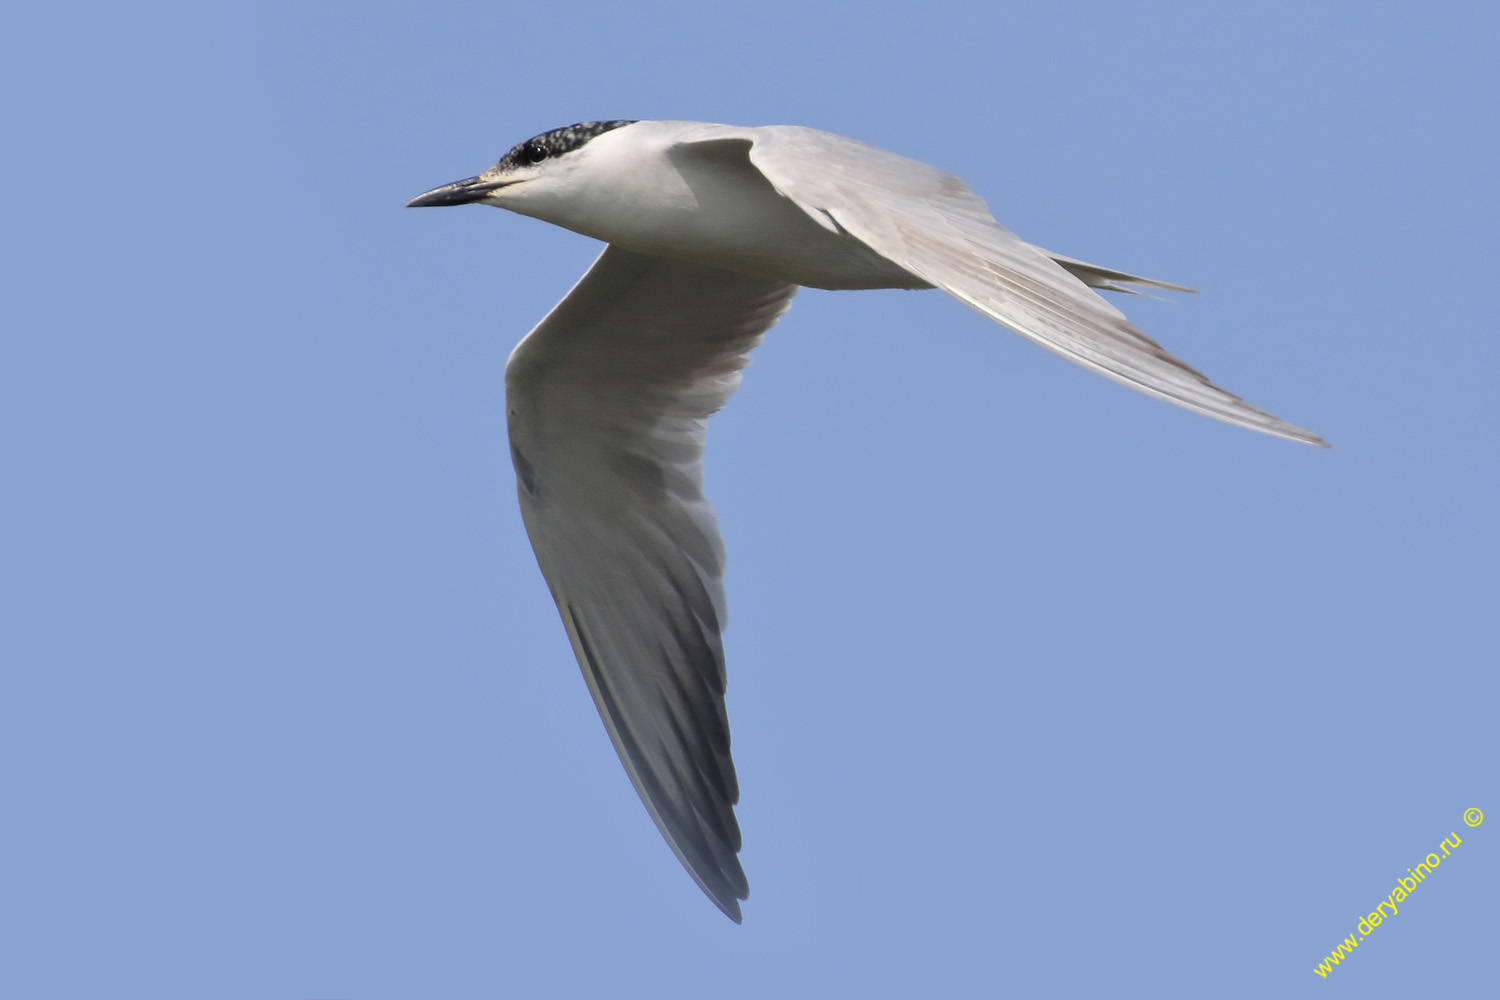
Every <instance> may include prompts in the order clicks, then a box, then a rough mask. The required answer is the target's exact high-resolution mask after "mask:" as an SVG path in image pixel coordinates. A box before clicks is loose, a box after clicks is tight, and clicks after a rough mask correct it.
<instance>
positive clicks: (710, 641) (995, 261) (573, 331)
mask: <svg viewBox="0 0 1500 1000" xmlns="http://www.w3.org/2000/svg"><path fill="white" fill-rule="evenodd" d="M469 202H485V203H487V204H492V205H496V206H498V207H502V208H508V209H510V210H512V211H515V212H519V213H520V214H523V215H530V216H534V217H536V218H539V219H543V220H545V221H547V222H551V223H554V224H556V225H560V226H564V227H566V228H568V229H572V230H574V231H576V232H579V233H582V234H584V235H586V236H592V237H594V238H596V239H600V240H603V241H605V242H606V243H607V244H609V246H608V247H606V249H605V251H604V253H603V254H601V255H600V257H599V259H598V260H597V261H596V262H595V263H594V265H593V266H592V267H591V268H590V269H589V271H588V273H587V274H586V275H585V276H584V277H583V279H582V280H581V281H579V283H578V284H577V285H576V286H575V287H574V288H573V290H572V291H571V292H569V293H568V295H567V297H566V298H564V299H563V301H562V302H560V303H558V305H557V307H556V308H554V309H553V310H552V312H551V313H550V314H549V315H548V316H547V317H546V318H545V319H544V320H543V321H542V322H541V323H540V324H539V325H538V326H537V327H536V329H534V330H532V331H531V333H529V334H528V335H527V336H526V337H525V338H524V339H523V340H522V342H521V343H520V345H519V346H518V347H517V348H516V350H515V352H514V353H513V354H512V356H511V360H510V363H509V364H508V365H507V368H506V394H507V413H508V417H509V431H510V439H511V454H512V458H513V460H514V464H515V467H516V476H517V483H518V493H519V497H520V502H521V510H522V515H523V518H524V520H525V523H526V528H527V532H528V534H529V535H530V536H531V540H532V546H533V548H534V549H535V550H536V554H537V561H538V563H539V564H540V565H541V568H542V572H543V575H544V576H545V577H546V579H547V583H548V585H549V587H550V588H551V590H552V595H553V598H554V599H555V600H556V602H557V605H558V610H559V612H560V613H561V615H562V618H563V623H564V626H565V628H566V630H567V633H568V636H569V639H570V641H571V643H572V645H573V649H574V653H575V655H576V656H577V659H578V662H579V665H580V666H581V667H582V669H583V673H584V677H585V679H586V680H587V682H588V685H589V690H590V693H591V694H592V695H593V697H594V701H595V704H596V705H597V706H598V708H599V714H600V717H601V718H602V719H603V720H604V724H605V727H606V728H607V729H608V731H609V734H610V738H611V739H612V740H613V742H614V744H615V748H616V749H617V750H618V751H619V754H620V759H621V762H622V763H623V764H624V765H625V769H626V771H627V773H628V774H629V775H630V778H631V781H632V782H633V783H634V784H635V787H636V790H637V791H638V792H639V793H640V795H641V799H642V801H643V802H644V803H645V804H646V807H647V809H648V811H649V812H650V813H651V815H652V818H653V819H654V820H655V821H656V824H657V826H658V828H659V829H660V830H661V831H662V833H663V835H664V836H665V837H666V839H667V841H668V843H670V844H671V845H672V848H673V850H674V851H675V852H676V853H677V856H678V858H679V859H680V860H681V861H682V863H683V864H684V866H685V867H686V868H687V869H688V871H689V872H690V873H691V874H692V875H693V877H694V879H695V880H697V882H698V884H699V885H700V886H701V887H702V888H703V890H704V891H705V892H706V893H708V895H709V896H710V897H711V898H712V899H713V900H714V901H715V902H716V903H717V904H718V905H719V906H720V908H721V909H723V910H724V912H725V913H727V914H728V915H729V916H730V917H732V918H733V919H735V920H738V919H739V905H738V902H737V900H739V899H744V898H745V897H746V895H747V894H748V887H747V885H746V882H745V877H744V873H743V871H742V870H741V868H740V865H739V861H738V859H737V857H736V854H737V852H738V851H739V847H740V834H739V827H738V825H737V823H736V821H735V817H734V813H733V808H732V807H733V805H734V803H735V802H736V801H737V799H738V794H739V793H738V787H737V785H736V781H735V775H734V767H733V764H732V762H731V760H730V756H729V728H728V719H727V715H726V711H725V706H724V683H725V673H724V655H723V646H722V642H721V640H720V633H721V632H722V629H723V626H724V623H725V618H726V616H725V601H724V593H723V586H722V578H723V561H724V553H723V544H722V542H721V540H720V537H719V532H718V527H717V524H716V523H715V520H714V516H713V511H712V509H711V508H710V507H709V505H708V501H707V500H706V499H705V498H704V496H703V493H702V466H701V458H702V452H703V442H704V433H705V428H706V423H707V418H708V416H709V415H710V414H712V413H713V412H714V411H715V410H717V409H718V408H719V407H720V406H722V405H723V403H724V402H725V401H726V400H727V399H728V398H729V396H730V395H731V394H732V393H733V392H734V389H735V388H736V386H737V385H738V382H739V374H738V373H739V369H740V368H741V367H742V366H743V365H744V363H745V361H746V355H747V354H748V352H749V351H750V350H751V349H752V348H753V347H754V346H755V345H756V344H757V343H759V341H760V338H761V335H762V334H763V333H764V331H765V330H766V329H768V328H769V327H770V326H771V325H772V324H773V323H775V321H776V320H777V318H778V317H779V316H780V315H781V314H782V313H783V312H784V311H785V310H786V308H787V306H788V305H789V304H790V300H791V297H792V296H793V295H794V294H795V293H796V290H797V288H798V287H799V286H803V285H806V286H810V287H816V288H828V289H868V288H912V289H916V288H933V287H937V288H941V289H943V290H944V291H947V292H949V293H950V294H951V295H953V296H954V297H956V298H958V299H960V300H962V301H963V302H965V303H967V304H968V305H970V306H972V307H973V308H975V309H978V310H979V311H980V312H982V313H984V314H986V315H988V316H990V317H991V318H992V319H995V320H997V321H998V322H1001V323H1003V324H1005V325H1006V326H1008V327H1010V328H1011V329H1013V330H1015V331H1016V332H1018V333H1021V334H1022V335H1024V336H1026V337H1028V338H1029V339H1031V340H1033V341H1035V342H1037V343H1039V344H1041V345H1042V346H1044V347H1047V348H1048V349H1049V350H1052V351H1054V352H1056V353H1058V354H1061V355H1063V356H1064V357H1067V358H1069V359H1070V360H1072V361H1075V362H1078V363H1079V364H1082V365H1084V366H1086V367H1088V368H1091V369H1093V370H1095V371H1098V372H1099V373H1101V374H1104V375H1106V376H1108V377H1110V378H1113V379H1115V380H1116V381H1120V382H1123V383H1125V384H1127V385H1130V386H1131V387H1133V388H1136V389H1140V390H1141V391H1144V392H1147V393H1150V394H1151V395H1155V396H1159V397H1161V398H1164V399H1167V400H1168V401H1170V402H1174V403H1177V404H1178V405H1180V406H1184V407H1186V408H1188V409H1192V410H1196V411H1198V412H1200V413H1204V414H1206V415H1208V416H1212V417H1215V418H1217V419H1220V420H1225V421H1228V422H1230V423H1236V424H1240V425H1242V426H1246V427H1250V428H1253V429H1255V430H1260V431H1264V432H1266V433H1270V434H1275V435H1278V436H1282V437H1288V438H1292V439H1294V440H1301V441H1306V442H1310V443H1322V442H1321V439H1319V438H1318V437H1317V436H1316V435H1314V434H1312V433H1310V432H1308V431H1305V430H1302V429H1301V428H1297V427H1293V426H1291V425H1290V424H1287V423H1285V422H1283V421H1281V420H1279V419H1277V418H1276V417H1273V416H1271V415H1270V414H1268V413H1265V412H1264V411H1262V410H1258V409H1256V408H1255V407H1252V406H1250V405H1249V404H1247V403H1245V402H1244V401H1243V400H1241V399H1239V397H1237V396H1234V395H1231V394H1230V393H1227V392H1225V391H1224V390H1222V389H1219V388H1218V387H1217V386H1215V385H1213V383H1211V382H1210V381H1209V380H1208V379H1207V378H1206V377H1205V376H1203V375H1202V374H1200V373H1199V372H1197V371H1195V370H1194V369H1192V368H1190V367H1188V366H1187V365H1186V364H1184V363H1183V362H1181V361H1179V360H1178V359H1176V358H1175V357H1173V356H1172V355H1170V354H1168V353H1167V352H1166V351H1165V350H1163V349H1162V348H1161V347H1160V345H1158V344H1157V343H1156V342H1155V341H1153V340H1151V339H1150V338H1149V337H1147V336H1146V335H1145V334H1143V333H1141V332H1140V331H1139V330H1137V329H1136V328H1135V327H1134V326H1132V325H1131V324H1130V323H1129V322H1128V321H1126V319H1125V317H1124V316H1123V315H1122V314H1121V313H1120V312H1119V311H1118V310H1116V309H1115V308H1114V307H1113V306H1111V305H1109V304H1108V303H1107V302H1105V301H1104V300H1103V299H1101V298H1100V297H1099V296H1098V295H1096V294H1095V293H1094V292H1093V291H1092V289H1094V288H1102V289H1110V290H1114V291H1130V290H1132V289H1131V286H1145V287H1152V288H1165V289H1172V290H1179V291H1186V290H1187V289H1182V288H1180V286H1176V285H1169V284H1167V283H1165V282H1159V281H1154V280H1151V279H1148V278H1141V277H1138V276H1135V275H1130V274H1127V273H1125V272H1121V271H1115V270H1112V269H1110V268H1103V267H1098V266H1096V265H1092V264H1086V263H1083V262H1081V261H1077V260H1073V259H1071V258H1067V257H1061V256H1059V255H1056V254H1052V253H1050V252H1048V251H1045V250H1041V249H1039V248H1037V247H1035V246H1032V245H1031V244H1028V243H1026V242H1024V241H1022V240H1020V239H1019V238H1018V237H1016V236H1015V235H1014V234H1012V233H1011V232H1010V231H1009V230H1007V229H1005V228H1004V227H1002V226H1000V225H999V224H998V223H997V222H995V220H994V219H993V218H992V217H991V216H990V214H989V210H988V209H987V208H986V206H985V204H984V202H983V201H982V200H981V199H980V198H978V197H977V196H976V195H974V194H973V193H972V192H970V191H969V189H968V188H967V187H966V186H965V185H964V184H963V183H962V182H961V181H959V180H958V179H957V178H955V177H952V176H951V175H949V174H946V173H944V172H942V171H941V170H938V169H937V168H936V167H931V166H928V165H927V164H923V163H918V162H916V161H914V160H908V159H906V158H904V157H900V156H896V155H895V154H892V153H888V152H885V151H883V150H879V149H875V148H874V147H871V146H867V145H865V144H863V143H859V142H855V141H854V140H852V139H845V138H843V137H842V136H836V135H832V134H830V133H826V132H818V131H815V130H813V129H805V128H797V127H793V126H769V127H763V128H745V127H738V126H729V125H712V124H706V123H698V122H627V121H609V122H588V123H581V124H579V125H573V126H569V127H567V128H563V129H557V130H554V131H552V132H548V133H544V134H542V135H540V136H537V137H536V138H534V139H531V140H528V141H527V142H525V143H522V144H521V145H519V146H517V147H515V148H514V149H512V150H511V151H510V152H508V153H507V154H506V155H505V156H504V157H503V158H502V159H501V160H500V161H499V162H498V163H497V164H496V165H495V166H494V167H493V168H491V169H490V170H489V171H487V172H485V173H484V174H480V175H478V176H476V177H472V178H469V179H468V180H464V181H459V182H457V183H455V184H450V185H447V186H445V187H441V188H437V189H435V190H433V191H430V192H428V193H427V194H424V195H422V196H420V197H418V198H416V199H414V200H413V201H412V202H411V204H412V205H414V206H423V205H450V204H464V203H469Z"/></svg>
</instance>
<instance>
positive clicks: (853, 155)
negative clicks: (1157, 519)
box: [744, 126, 1326, 445]
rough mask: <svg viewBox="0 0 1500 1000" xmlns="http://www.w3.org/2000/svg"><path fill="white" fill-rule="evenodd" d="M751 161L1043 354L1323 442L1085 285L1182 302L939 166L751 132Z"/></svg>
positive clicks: (832, 141) (1228, 416)
mask: <svg viewBox="0 0 1500 1000" xmlns="http://www.w3.org/2000/svg"><path fill="white" fill-rule="evenodd" d="M744 133H745V134H746V135H747V136H753V139H754V144H753V145H752V147H751V150H750V160H751V162H752V163H753V164H754V165H755V166H756V167H757V168H758V169H759V170H760V171H761V172H762V173H763V174H764V175H765V177H766V179H767V180H768V181H770V183H771V184H772V185H773V186H774V187H775V188H776V189H777V190H778V191H780V192H781V193H782V194H783V195H785V196H786V197H788V198H790V199H792V200H793V201H795V202H797V203H798V205H799V206H801V207H802V208H803V209H804V210H805V211H806V212H808V214H809V215H811V216H812V217H813V218H814V219H816V220H818V221H820V222H821V221H823V220H824V219H828V218H831V219H832V220H833V221H834V222H835V223H836V224H837V225H838V226H839V227H840V228H841V229H843V230H845V231H846V232H848V233H849V234H851V235H853V236H854V237H856V238H857V239H859V240H860V241H862V242H864V243H865V244H866V245H868V246H869V247H870V248H871V249H873V250H875V251H876V252H877V253H879V254H881V255H882V256H884V257H886V258H888V259H889V260H891V261H893V262H894V263H896V264H898V265H900V266H901V267H903V268H905V269H906V270H908V271H910V272H911V273H912V274H915V275H916V276H918V277H919V278H921V279H923V280H924V281H926V282H928V283H930V284H932V285H935V286H937V287H938V288H941V289H943V290H944V291H946V292H948V293H949V294H950V295H953V296H954V297H956V298H958V299H960V300H961V301H963V302H965V303H967V304H968V305H970V306H972V307H973V308H975V309H977V310H979V311H980V312H981V313H984V314H985V315H986V316H989V317H990V318H991V319H994V320H996V321H997V322H1000V323H1003V324H1004V325H1005V326H1007V327H1009V328H1010V329H1012V330H1014V331H1016V332H1017V333H1019V334H1021V335H1022V336H1024V337H1026V338H1028V339H1030V340H1033V341H1035V342H1036V343H1038V344H1040V345H1041V346H1043V347H1045V348H1047V349H1048V350H1049V351H1053V352H1055V353H1057V354H1060V355H1062V356H1063V357H1065V358H1067V359H1068V360H1070V361H1074V362H1077V363H1078V364H1080V365H1083V366H1084V367H1086V368H1090V369H1092V370H1094V371H1096V372H1098V373H1100V374H1101V375H1105V376H1107V377H1108V378H1112V379H1114V380H1115V381H1117V382H1122V383H1124V384H1125V385H1128V386H1130V387H1131V388H1133V389H1139V390H1140V391H1141V392H1145V393H1148V394H1150V395H1152V396H1157V397H1159V398H1161V399H1165V400H1167V401H1168V402H1171V403H1176V404H1177V405H1178V406H1182V407H1186V408H1187V409H1189V410H1195V411H1197V412H1199V413H1202V414H1206V415H1207V416H1210V417H1214V418H1216V419H1218V420H1223V421H1227V422H1228V423H1231V424H1238V425H1240V426H1242V427H1249V428H1251V429H1253V430H1258V431H1264V432H1265V433H1267V434H1275V435H1278V436H1280V437H1285V438H1291V439H1292V440H1294V441H1305V442H1308V443H1310V444H1320V445H1324V444H1326V443H1325V442H1324V441H1323V439H1322V438H1320V437H1318V435H1316V434H1314V433H1312V432H1311V431H1308V430H1304V429H1302V428H1300V427H1294V426H1292V425H1291V424H1289V423H1287V422H1285V421H1283V420H1281V419H1279V418H1277V417H1274V416H1272V415H1271V414H1269V413H1267V412H1265V411H1264V410H1260V409H1257V408H1256V407H1254V406H1251V405H1250V404H1249V403H1246V402H1245V401H1244V400H1243V399H1241V398H1240V397H1238V396H1236V395H1234V394H1232V393H1229V392H1226V391H1225V390H1223V389H1221V388H1219V387H1218V386H1216V385H1214V384H1213V383H1212V382H1211V381H1209V379H1208V377H1207V376H1206V375H1204V374H1203V373H1202V372H1199V371H1198V370H1197V369H1195V368H1192V367H1191V366H1189V365H1188V364H1187V363H1186V362H1184V361H1182V360H1180V359H1178V358H1176V357H1174V356H1173V355H1172V354H1171V353H1169V352H1168V351H1167V350H1166V349H1165V348H1163V347H1162V346H1161V345H1160V344H1158V343H1157V342H1156V341H1154V340H1152V339H1151V338H1150V337H1148V336H1146V334H1144V333H1142V332H1141V331H1140V330H1138V329H1137V328H1136V327H1135V326H1133V325H1132V324H1131V323H1130V322H1129V321H1128V320H1127V319H1126V318H1125V316H1124V315H1123V314H1122V313H1121V312H1120V311H1119V310H1118V309H1116V308H1115V307H1114V306H1112V305H1110V304H1109V303H1108V302H1106V301H1104V299H1102V298H1100V297H1099V296H1098V295H1096V294H1095V293H1094V292H1093V291H1092V290H1091V289H1090V288H1089V287H1088V286H1094V287H1098V288H1107V289H1112V290H1116V291H1130V290H1131V289H1129V288H1123V287H1120V285H1121V284H1127V285H1128V284H1135V285H1144V286H1147V287H1154V288H1167V289H1172V290H1181V291H1188V290H1189V289H1182V288H1180V286H1173V285H1169V284H1167V283H1165V282H1159V281H1154V280H1152V279H1149V278H1140V277H1137V276H1135V275H1130V274H1126V273H1124V272H1121V271H1114V270H1112V269H1110V268H1103V267H1099V266H1097V265H1093V264H1087V263H1084V262H1083V261H1077V260H1073V259H1072V258H1069V257H1061V256H1057V255H1053V254H1051V253H1049V252H1048V251H1046V250H1042V249H1040V248H1039V247H1035V246H1032V245H1031V244H1029V243H1027V242H1025V241H1024V240H1021V239H1020V238H1019V237H1017V236H1016V235H1015V234H1014V233H1012V232H1010V231H1009V230H1008V229H1006V228H1005V227H1004V226H1001V225H1000V224H999V223H997V222H996V221H995V219H994V217H993V216H991V215H990V212H989V209H988V208H987V207H986V206H985V203H984V201H983V200H982V199H980V198H979V197H978V196H977V195H975V194H974V193H973V192H971V191H970V190H969V189H968V188H967V187H965V186H964V183H963V182H962V181H960V180H959V179H958V178H956V177H953V176H952V175H950V174H946V173H944V172H943V171H941V170H938V169H937V168H936V167H931V166H928V165H927V164H924V163H918V162H917V161H915V160H908V159H906V158H905V157H901V156H897V155H895V154H893V153H888V152H886V151H884V150H880V149H876V148H874V147H872V146H866V145H865V144H863V143H860V142H855V141H854V140H852V139H845V138H844V137H842V136H836V135H831V134H829V133H826V132H818V131H815V130H812V129H801V128H793V127H789V126H773V127H770V128H761V129H746V130H744Z"/></svg>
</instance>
